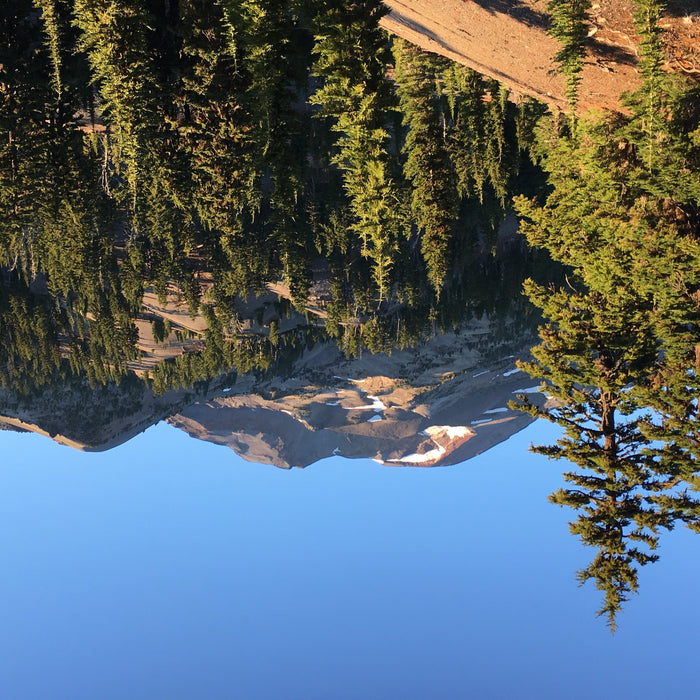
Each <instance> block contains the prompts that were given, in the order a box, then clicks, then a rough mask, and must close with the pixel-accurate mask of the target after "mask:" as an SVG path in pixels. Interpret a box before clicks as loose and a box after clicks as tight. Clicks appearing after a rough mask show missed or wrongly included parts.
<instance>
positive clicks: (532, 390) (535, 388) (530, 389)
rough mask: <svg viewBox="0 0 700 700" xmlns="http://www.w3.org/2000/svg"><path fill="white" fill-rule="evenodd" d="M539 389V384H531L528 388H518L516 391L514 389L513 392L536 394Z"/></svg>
mask: <svg viewBox="0 0 700 700" xmlns="http://www.w3.org/2000/svg"><path fill="white" fill-rule="evenodd" d="M538 391H540V386H539V384H538V385H537V386H530V387H528V388H527V389H516V390H515V391H513V392H511V393H513V394H536V393H537V392H538Z"/></svg>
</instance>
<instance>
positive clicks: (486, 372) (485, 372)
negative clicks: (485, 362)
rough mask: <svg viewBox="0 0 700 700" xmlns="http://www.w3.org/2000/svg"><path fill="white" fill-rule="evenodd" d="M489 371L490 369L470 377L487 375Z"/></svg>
mask: <svg viewBox="0 0 700 700" xmlns="http://www.w3.org/2000/svg"><path fill="white" fill-rule="evenodd" d="M490 371H491V370H490V369H485V370H484V371H483V372H477V373H476V374H472V377H480V376H481V375H482V374H488V373H489V372H490Z"/></svg>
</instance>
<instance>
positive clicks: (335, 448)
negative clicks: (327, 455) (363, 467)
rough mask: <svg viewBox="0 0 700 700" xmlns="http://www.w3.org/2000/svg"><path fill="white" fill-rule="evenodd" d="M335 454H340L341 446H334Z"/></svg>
mask: <svg viewBox="0 0 700 700" xmlns="http://www.w3.org/2000/svg"><path fill="white" fill-rule="evenodd" d="M333 454H334V455H339V454H340V447H334V448H333Z"/></svg>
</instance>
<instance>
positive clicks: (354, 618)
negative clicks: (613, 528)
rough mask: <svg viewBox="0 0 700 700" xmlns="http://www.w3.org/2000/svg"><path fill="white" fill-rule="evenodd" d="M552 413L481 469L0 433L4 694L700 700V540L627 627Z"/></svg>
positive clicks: (646, 579)
mask: <svg viewBox="0 0 700 700" xmlns="http://www.w3.org/2000/svg"><path fill="white" fill-rule="evenodd" d="M545 435H549V436H552V428H551V426H548V425H546V424H544V425H542V424H540V425H536V426H533V427H531V428H529V429H528V430H526V431H524V432H522V433H520V434H518V435H516V436H515V437H514V438H511V440H509V441H508V442H507V443H504V444H502V445H500V446H498V447H496V448H494V449H493V450H491V451H489V452H488V453H486V454H484V455H482V456H480V457H478V458H476V459H473V460H470V461H469V462H466V463H465V464H462V465H459V466H456V467H449V468H442V469H411V468H388V467H381V466H379V465H377V464H374V463H373V462H370V461H349V460H343V459H341V458H333V459H331V460H326V461H324V462H322V463H319V464H316V465H314V466H312V467H309V468H308V469H306V470H304V471H300V470H294V471H291V472H285V471H282V470H278V469H275V468H274V467H267V466H262V465H254V464H248V463H246V462H244V461H242V460H240V459H239V458H238V457H237V456H236V455H235V454H234V453H233V452H231V451H229V450H227V449H225V448H221V447H216V446H214V445H210V444H207V443H201V442H197V441H195V440H191V439H190V438H188V437H187V436H186V435H184V434H183V433H181V432H180V431H178V430H176V429H174V428H171V427H169V426H167V425H164V424H161V425H158V426H156V427H154V428H151V429H150V430H149V431H147V432H146V433H145V434H143V435H141V436H139V437H137V438H135V439H134V440H132V441H131V442H129V443H128V444H126V445H123V446H121V447H120V448H117V449H115V450H113V451H111V452H108V453H106V454H82V453H78V452H75V451H73V450H70V449H68V448H63V447H60V446H57V445H55V444H53V443H52V442H50V441H49V440H47V439H44V438H40V437H37V436H33V435H17V434H11V433H0V450H1V452H2V465H1V466H0V479H1V485H0V552H1V555H2V561H3V566H2V569H1V570H0V572H1V573H0V606H1V617H0V620H1V623H0V659H1V661H0V697H1V698H3V699H4V700H14V699H15V698H16V699H18V700H19V699H21V700H33V699H34V698H47V699H48V698H50V699H51V700H56V699H59V700H62V699H63V698H66V699H67V700H68V699H70V700H79V699H82V698H86V699H88V698H89V699H90V700H102V699H106V698H120V699H121V698H129V699H130V700H131V699H139V698H149V699H153V698H168V699H170V698H197V699H201V698H206V699H209V698H236V699H242V698H243V699H244V698H252V699H257V698H274V699H276V700H277V699H281V698H284V699H286V698H299V699H301V698H303V699H305V700H309V699H315V698H323V699H324V700H326V699H330V698H362V699H363V700H365V699H372V698H401V699H408V698H420V699H421V700H422V699H425V698H431V699H433V698H477V699H480V698H499V699H500V698H508V699H509V700H510V699H511V698H527V699H531V698H532V699H534V698H537V699H538V700H541V699H546V698H557V699H559V698H567V699H575V698H586V700H590V698H592V697H598V698H616V699H625V698H654V699H656V698H661V697H663V698H671V697H691V696H694V695H696V694H697V690H696V689H695V685H696V681H695V678H694V675H695V671H696V668H697V643H696V642H697V630H698V629H699V628H700V611H699V609H698V603H697V580H698V573H699V572H698V560H699V557H698V553H699V552H700V538H698V537H697V536H694V535H691V534H689V533H687V532H685V531H684V530H682V529H678V530H676V531H674V532H673V533H670V534H668V535H665V536H663V537H662V544H661V550H660V552H661V560H660V561H659V562H658V563H657V564H655V565H653V566H650V567H647V568H646V569H644V570H643V571H642V573H641V594H640V595H639V596H637V597H635V598H634V599H633V600H632V601H631V602H630V603H629V604H628V606H627V610H626V612H625V613H624V614H623V615H622V617H621V619H620V623H621V630H620V632H619V633H618V634H617V635H616V636H615V637H611V636H610V634H609V633H608V632H607V630H606V627H605V624H604V622H603V621H602V620H601V619H597V618H596V617H595V615H594V611H595V609H596V607H597V605H598V604H599V595H598V593H597V591H595V589H594V588H593V587H589V586H587V587H584V588H581V589H580V588H578V587H577V586H576V583H575V581H574V571H575V570H576V568H577V567H580V566H582V565H583V564H584V563H586V562H587V560H588V559H587V557H588V554H589V553H588V552H587V551H585V550H584V548H583V547H581V545H580V544H579V543H578V542H577V540H576V539H574V538H573V537H572V536H571V535H569V534H568V531H567V527H566V521H567V518H568V516H569V513H567V512H566V511H563V510H560V509H558V508H556V507H555V506H552V505H550V504H548V503H547V501H546V496H547V494H548V493H549V492H550V491H551V490H553V489H554V488H556V487H557V485H558V484H559V483H560V481H561V477H560V475H559V466H560V465H558V464H556V463H553V462H547V461H546V460H544V459H543V458H541V457H536V456H533V455H530V454H528V453H527V451H526V448H527V445H528V444H529V443H530V441H531V440H535V441H537V440H541V439H543V438H544V436H545Z"/></svg>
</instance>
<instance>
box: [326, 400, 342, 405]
mask: <svg viewBox="0 0 700 700" xmlns="http://www.w3.org/2000/svg"><path fill="white" fill-rule="evenodd" d="M326 406H340V401H326Z"/></svg>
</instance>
